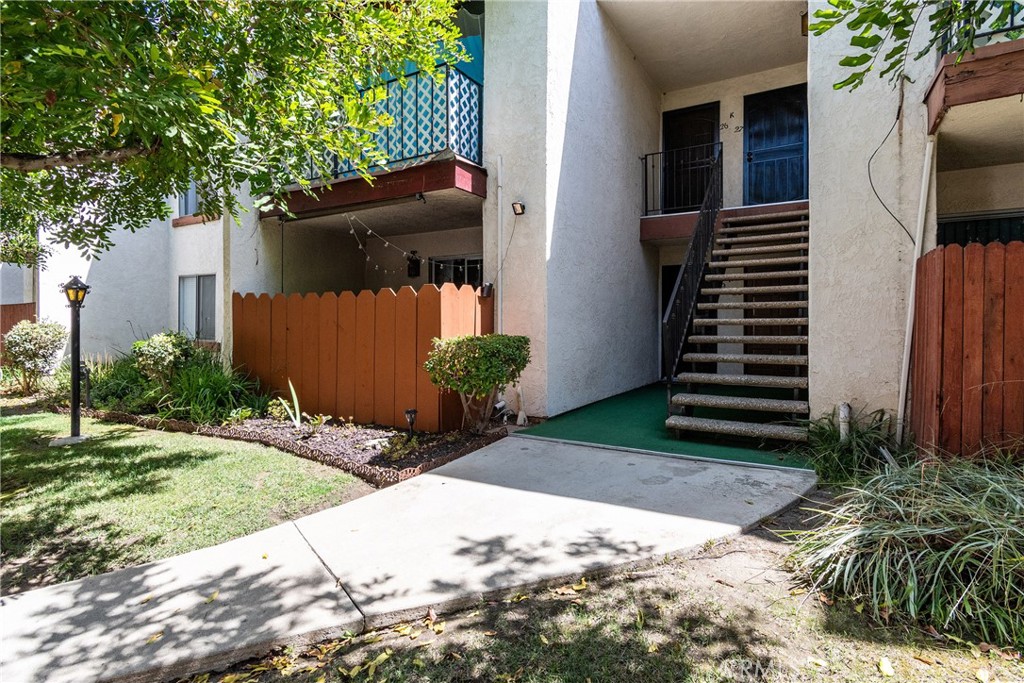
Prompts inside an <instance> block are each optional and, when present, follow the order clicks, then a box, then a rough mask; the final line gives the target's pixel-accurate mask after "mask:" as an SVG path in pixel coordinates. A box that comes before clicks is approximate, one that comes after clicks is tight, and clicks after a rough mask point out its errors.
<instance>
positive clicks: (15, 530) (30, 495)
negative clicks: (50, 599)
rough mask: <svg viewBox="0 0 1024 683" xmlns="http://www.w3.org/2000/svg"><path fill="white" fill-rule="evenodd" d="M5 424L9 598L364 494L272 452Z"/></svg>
mask: <svg viewBox="0 0 1024 683" xmlns="http://www.w3.org/2000/svg"><path fill="white" fill-rule="evenodd" d="M68 429H69V419H68V417H66V416H62V415H54V414H51V413H30V414H26V415H8V416H4V417H0V449H2V455H0V466H2V480H0V503H2V507H0V523H2V525H3V565H4V567H3V578H2V589H3V593H4V594H9V593H12V592H19V591H23V590H26V589H30V588H35V587H39V586H44V585H48V584H53V583H59V582H63V581H69V580H72V579H77V578H81V577H83V576H88V575H92V574H99V573H102V572H106V571H111V570H114V569H119V568H122V567H127V566H132V565H137V564H142V563H145V562H150V561H152V560H158V559H161V558H165V557H170V556H173V555H177V554H180V553H184V552H188V551H191V550H196V549H199V548H205V547H208V546H212V545H216V544H217V543H221V542H224V541H227V540H230V539H232V538H237V537H239V536H243V535H245V534H249V533H252V532H255V531H258V530H260V529H265V528H267V527H270V526H273V525H274V524H277V523H279V522H282V521H285V520H288V519H293V518H295V517H298V516H301V515H302V514H305V513H306V512H310V511H312V510H315V509H318V508H321V507H324V506H326V505H330V504H336V503H339V502H342V501H343V500H346V499H351V498H353V497H356V496H358V495H362V494H364V493H366V492H367V491H368V490H370V489H369V487H368V486H367V485H365V484H363V483H362V482H360V481H359V480H357V479H356V478H355V477H353V476H351V475H349V474H346V473H344V472H340V471H338V470H335V469H332V468H329V467H325V466H323V465H319V464H317V463H313V462H309V461H306V460H302V459H299V458H296V457H295V456H293V455H289V454H286V453H282V452H280V451H276V450H274V449H271V448H266V447H264V446H258V445H253V444H247V443H241V442H235V441H225V440H221V439H212V438H208V437H202V436H194V435H188V434H177V433H166V432H159V431H151V430H146V429H140V428H138V427H131V426H126V425H112V424H104V423H101V422H97V421H94V420H89V419H83V420H82V432H83V433H84V434H88V435H89V436H90V438H89V440H88V441H86V442H85V443H81V444H78V445H75V446H66V447H62V448H50V447H49V446H48V443H49V441H50V440H51V439H53V438H54V437H57V436H62V435H66V434H67V433H68Z"/></svg>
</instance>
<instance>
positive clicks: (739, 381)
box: [676, 372, 807, 389]
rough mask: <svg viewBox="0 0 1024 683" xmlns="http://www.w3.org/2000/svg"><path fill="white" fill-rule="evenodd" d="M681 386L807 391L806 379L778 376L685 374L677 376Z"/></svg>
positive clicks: (709, 373) (713, 373)
mask: <svg viewBox="0 0 1024 683" xmlns="http://www.w3.org/2000/svg"><path fill="white" fill-rule="evenodd" d="M676 382H677V383H679V384H724V385H726V386H730V387H774V388H777V389H806V388H807V378H806V377H778V376H776V375H726V374H718V373H716V372H683V373H680V374H678V375H676Z"/></svg>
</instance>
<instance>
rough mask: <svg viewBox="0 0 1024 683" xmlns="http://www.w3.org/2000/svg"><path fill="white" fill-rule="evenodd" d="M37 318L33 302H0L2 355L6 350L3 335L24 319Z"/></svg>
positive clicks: (0, 345)
mask: <svg viewBox="0 0 1024 683" xmlns="http://www.w3.org/2000/svg"><path fill="white" fill-rule="evenodd" d="M35 319H36V305H35V304H34V303H32V302H29V303H27V304H0V356H2V355H3V352H4V342H3V336H4V335H5V334H7V333H8V332H10V331H11V328H12V327H14V326H15V325H17V324H18V323H20V322H21V321H22V320H35Z"/></svg>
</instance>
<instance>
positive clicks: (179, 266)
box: [165, 217, 224, 341]
mask: <svg viewBox="0 0 1024 683" xmlns="http://www.w3.org/2000/svg"><path fill="white" fill-rule="evenodd" d="M222 231H223V222H222V219H221V218H219V217H218V218H215V219H214V220H211V221H208V222H206V223H196V224H195V225H183V226H179V227H176V228H171V229H170V237H169V241H170V271H169V273H168V279H167V288H168V291H169V294H170V302H169V307H168V311H167V322H166V323H165V326H166V327H167V328H168V329H172V330H177V329H178V325H179V322H180V321H179V320H178V278H180V277H183V276H187V275H214V276H216V278H217V280H216V285H217V291H218V292H220V291H221V288H222V287H223V285H224V271H223V248H222ZM223 318H224V299H223V297H221V296H218V297H217V309H216V321H217V322H216V327H215V338H216V339H217V340H218V341H219V340H221V339H222V338H223V333H224V320H223Z"/></svg>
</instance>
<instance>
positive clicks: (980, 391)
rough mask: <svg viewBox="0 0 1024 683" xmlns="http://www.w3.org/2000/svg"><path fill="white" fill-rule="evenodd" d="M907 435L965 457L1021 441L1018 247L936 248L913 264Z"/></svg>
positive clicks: (1022, 310) (1022, 301) (1023, 359)
mask: <svg viewBox="0 0 1024 683" xmlns="http://www.w3.org/2000/svg"><path fill="white" fill-rule="evenodd" d="M915 306H916V308H915V315H914V342H913V352H912V353H913V355H912V360H911V367H910V372H911V375H910V379H911V409H910V429H911V430H912V431H913V433H914V436H915V438H916V440H917V443H918V445H919V446H921V447H923V448H926V449H938V450H939V451H941V452H945V453H949V454H962V455H964V456H971V455H974V454H976V453H977V452H978V450H979V449H980V448H981V447H982V446H983V445H987V444H995V445H1004V444H1007V443H1011V442H1013V441H1014V440H1016V439H1020V438H1021V437H1022V436H1024V242H1010V243H1009V244H1000V243H992V244H988V245H986V246H982V245H980V244H971V245H969V246H967V247H965V248H962V247H959V246H955V245H953V246H947V247H939V248H937V249H935V250H933V251H930V252H928V253H927V254H925V255H924V256H922V257H921V259H920V260H919V261H918V262H917V293H916V304H915Z"/></svg>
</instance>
